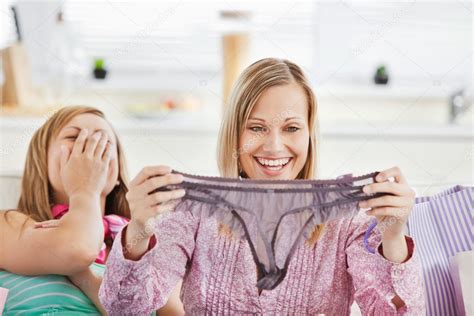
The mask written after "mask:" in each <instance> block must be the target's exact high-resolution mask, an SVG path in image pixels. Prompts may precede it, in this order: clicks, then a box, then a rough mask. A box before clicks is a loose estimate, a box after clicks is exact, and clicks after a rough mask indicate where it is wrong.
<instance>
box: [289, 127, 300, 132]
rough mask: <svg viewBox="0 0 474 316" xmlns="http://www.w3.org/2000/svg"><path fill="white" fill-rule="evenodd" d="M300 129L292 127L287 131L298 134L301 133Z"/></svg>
mask: <svg viewBox="0 0 474 316" xmlns="http://www.w3.org/2000/svg"><path fill="white" fill-rule="evenodd" d="M299 129H300V128H299V127H296V126H290V127H288V129H287V130H288V131H289V132H297V131H299Z"/></svg>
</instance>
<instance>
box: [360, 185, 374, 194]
mask: <svg viewBox="0 0 474 316" xmlns="http://www.w3.org/2000/svg"><path fill="white" fill-rule="evenodd" d="M362 190H363V191H364V192H365V193H370V192H372V189H371V188H370V187H369V186H365V187H364V188H363V189H362Z"/></svg>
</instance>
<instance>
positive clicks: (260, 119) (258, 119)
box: [249, 116, 303, 122]
mask: <svg viewBox="0 0 474 316" xmlns="http://www.w3.org/2000/svg"><path fill="white" fill-rule="evenodd" d="M294 119H296V120H301V121H303V119H302V118H301V117H298V116H292V117H287V118H286V119H285V122H286V121H289V120H294ZM249 120H256V121H262V122H265V120H264V119H263V118H259V117H250V118H249Z"/></svg>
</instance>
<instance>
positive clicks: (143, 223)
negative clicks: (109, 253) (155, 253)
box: [124, 166, 185, 259]
mask: <svg viewBox="0 0 474 316" xmlns="http://www.w3.org/2000/svg"><path fill="white" fill-rule="evenodd" d="M182 181H183V176H182V175H180V174H172V173H171V168H169V167H167V166H152V167H145V168H143V169H142V170H141V171H140V173H139V174H138V175H137V176H136V177H135V178H134V179H133V180H132V181H131V182H130V190H129V191H128V192H127V195H126V198H127V201H128V204H129V206H130V214H131V220H130V223H129V224H128V226H127V232H126V238H125V240H126V245H125V250H124V252H125V253H124V255H125V257H127V258H129V259H136V258H138V257H140V256H141V255H142V254H143V253H145V252H146V250H147V249H148V241H149V239H150V237H151V235H153V225H150V224H152V223H151V222H150V220H154V219H155V218H156V216H157V215H159V214H162V213H165V212H168V211H170V210H172V209H173V208H174V206H175V205H174V204H173V203H169V202H170V201H173V200H175V199H179V198H181V197H183V196H184V194H185V191H184V190H183V189H179V190H172V191H158V192H155V193H151V192H152V191H154V190H156V189H158V188H160V187H163V186H166V185H169V184H179V183H181V182H182Z"/></svg>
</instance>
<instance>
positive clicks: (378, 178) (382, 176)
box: [377, 174, 385, 181]
mask: <svg viewBox="0 0 474 316" xmlns="http://www.w3.org/2000/svg"><path fill="white" fill-rule="evenodd" d="M377 180H378V181H383V180H385V177H384V175H383V174H379V175H378V176H377Z"/></svg>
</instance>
